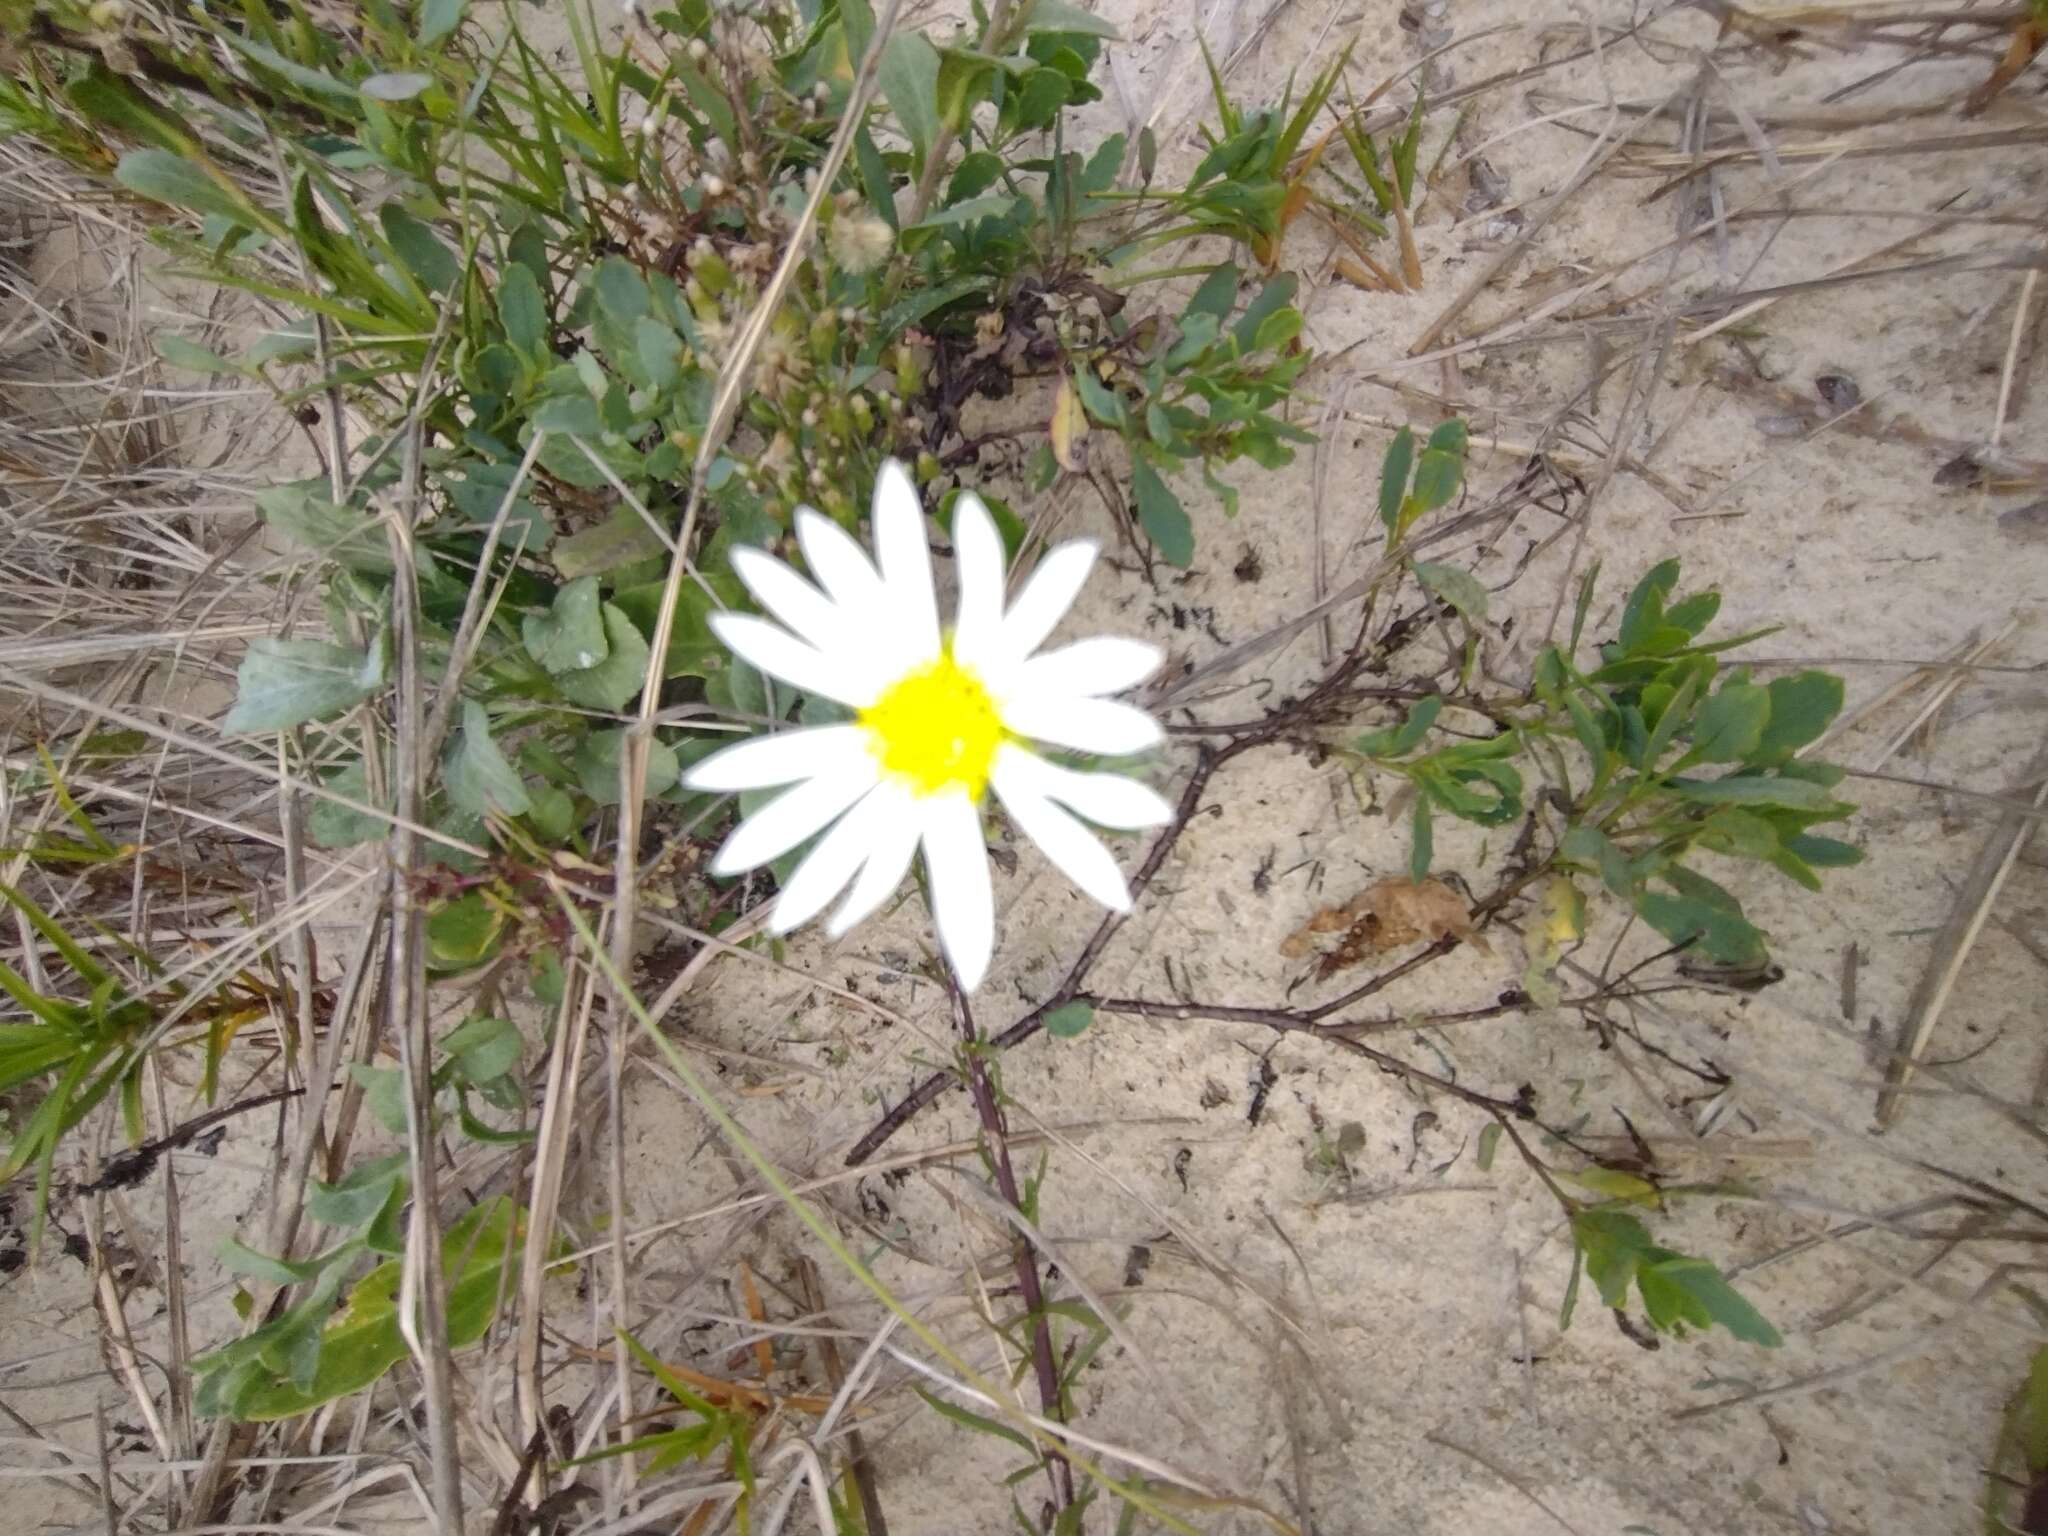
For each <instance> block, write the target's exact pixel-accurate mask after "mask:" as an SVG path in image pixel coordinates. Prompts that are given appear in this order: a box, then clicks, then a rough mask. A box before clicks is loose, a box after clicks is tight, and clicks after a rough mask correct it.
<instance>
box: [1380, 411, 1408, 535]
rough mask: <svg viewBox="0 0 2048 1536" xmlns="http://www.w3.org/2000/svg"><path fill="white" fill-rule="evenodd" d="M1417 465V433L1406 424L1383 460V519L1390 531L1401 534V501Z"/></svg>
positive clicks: (1381, 475) (1381, 465)
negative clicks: (1411, 473)
mask: <svg viewBox="0 0 2048 1536" xmlns="http://www.w3.org/2000/svg"><path fill="white" fill-rule="evenodd" d="M1414 467H1415V434H1414V433H1413V432H1411V431H1409V430H1408V429H1407V428H1406V427H1403V428H1402V429H1401V430H1400V431H1398V432H1396V433H1395V434H1394V440H1393V442H1391V443H1390V444H1388V445H1387V456H1386V458H1385V459H1384V460H1382V461H1381V463H1380V521H1381V522H1382V523H1384V524H1385V525H1386V529H1387V532H1388V533H1389V534H1391V535H1395V536H1397V537H1398V530H1399V528H1400V526H1401V503H1402V502H1403V501H1404V500H1405V499H1406V498H1407V494H1408V476H1409V473H1410V472H1411V471H1412V470H1413V469H1414Z"/></svg>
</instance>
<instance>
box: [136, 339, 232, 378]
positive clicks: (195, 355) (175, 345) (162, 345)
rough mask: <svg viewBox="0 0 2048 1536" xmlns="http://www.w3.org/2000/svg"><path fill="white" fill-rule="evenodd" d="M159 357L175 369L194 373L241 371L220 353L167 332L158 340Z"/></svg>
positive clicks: (157, 350)
mask: <svg viewBox="0 0 2048 1536" xmlns="http://www.w3.org/2000/svg"><path fill="white" fill-rule="evenodd" d="M156 352H157V356H158V357H161V358H162V359H163V360H164V361H165V362H167V363H169V364H170V365H171V366H172V367H173V368H184V369H187V370H189V371H190V372H192V373H239V372H241V369H240V368H239V367H237V366H236V365H235V364H234V363H231V362H229V361H228V360H227V359H226V358H224V357H222V356H221V355H220V354H219V353H218V352H214V351H212V350H210V349H208V348H206V347H202V346H200V345H199V343H198V342H196V341H193V340H191V339H190V338H188V337H184V336H180V335H178V334H177V333H176V332H174V331H166V332H164V333H163V334H162V335H160V336H158V337H157V338H156Z"/></svg>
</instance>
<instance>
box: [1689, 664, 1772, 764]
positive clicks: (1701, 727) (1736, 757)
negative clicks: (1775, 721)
mask: <svg viewBox="0 0 2048 1536" xmlns="http://www.w3.org/2000/svg"><path fill="white" fill-rule="evenodd" d="M1770 717H1771V695H1770V693H1769V691H1768V690H1767V689H1764V688H1761V687H1759V686H1758V685H1757V684H1755V683H1723V684H1722V685H1721V686H1720V688H1719V689H1717V690H1716V691H1715V693H1714V695H1713V696H1712V697H1711V698H1709V699H1708V700H1707V701H1706V702H1705V703H1704V704H1702V705H1701V706H1700V709H1699V715H1698V717H1697V718H1696V719H1695V720H1694V721H1693V727H1692V750H1691V751H1690V752H1688V753H1686V760H1687V761H1688V762H1699V763H1739V762H1742V761H1743V760H1744V759H1745V758H1747V757H1749V756H1750V754H1751V753H1753V752H1755V751H1756V750H1757V746H1758V744H1759V743H1760V742H1761V741H1762V740H1763V734H1764V724H1765V722H1766V721H1768V720H1769V719H1770Z"/></svg>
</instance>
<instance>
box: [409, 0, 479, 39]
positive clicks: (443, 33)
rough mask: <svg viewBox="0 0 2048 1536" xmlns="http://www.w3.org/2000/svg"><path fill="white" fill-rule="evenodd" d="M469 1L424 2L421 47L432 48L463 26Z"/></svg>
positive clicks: (433, 0)
mask: <svg viewBox="0 0 2048 1536" xmlns="http://www.w3.org/2000/svg"><path fill="white" fill-rule="evenodd" d="M468 4H469V0H423V3H422V4H421V6H420V9H419V19H420V46H421V47H423V48H431V47H433V46H434V44H436V43H438V42H440V41H441V40H442V39H443V38H445V37H448V36H449V35H451V34H452V33H453V32H454V31H455V29H456V28H457V27H459V26H461V25H462V13H463V10H464V8H465V7H466V6H467V5H468Z"/></svg>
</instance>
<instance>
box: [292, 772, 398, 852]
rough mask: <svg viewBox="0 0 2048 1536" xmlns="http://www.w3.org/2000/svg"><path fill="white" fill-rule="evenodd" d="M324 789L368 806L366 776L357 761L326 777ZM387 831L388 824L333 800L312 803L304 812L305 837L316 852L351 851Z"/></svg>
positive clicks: (367, 777)
mask: <svg viewBox="0 0 2048 1536" xmlns="http://www.w3.org/2000/svg"><path fill="white" fill-rule="evenodd" d="M324 787H326V788H328V789H331V790H333V791H334V792H335V793H336V794H338V795H346V796H348V798H349V799H351V800H358V801H361V802H362V803H363V804H365V805H367V804H369V803H370V781H369V775H368V774H367V773H366V772H365V771H364V769H363V761H362V759H361V758H360V757H359V758H357V759H356V760H355V761H354V762H352V763H350V764H349V765H348V766H347V767H345V768H343V769H341V770H340V771H339V772H338V773H330V774H328V775H327V777H326V779H325V780H324ZM386 809H389V807H388V806H387V807H386ZM390 830H391V823H390V821H389V820H387V819H385V818H382V817H378V816H372V815H371V814H370V813H369V812H367V811H358V810H356V809H355V808H354V807H352V806H346V805H337V804H335V803H334V802H333V801H332V800H326V799H321V800H315V801H313V802H311V804H310V805H308V807H307V809H306V835H307V836H308V837H310V838H311V839H312V840H313V845H314V846H315V847H317V848H352V847H354V846H355V845H356V844H358V843H368V842H374V841H375V840H376V839H378V838H380V837H382V836H383V835H384V834H385V833H386V832H388V831H390Z"/></svg>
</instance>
